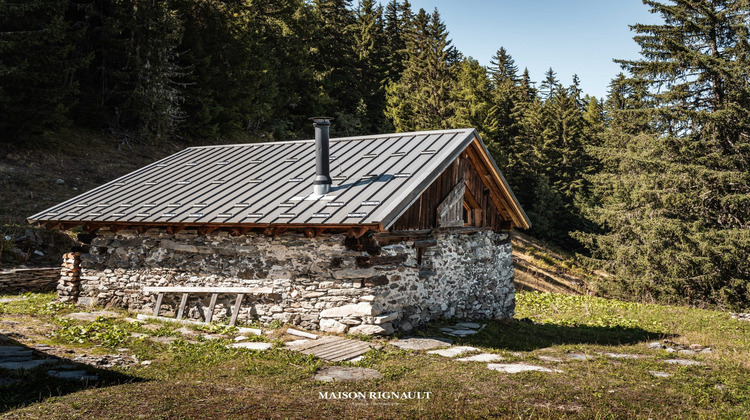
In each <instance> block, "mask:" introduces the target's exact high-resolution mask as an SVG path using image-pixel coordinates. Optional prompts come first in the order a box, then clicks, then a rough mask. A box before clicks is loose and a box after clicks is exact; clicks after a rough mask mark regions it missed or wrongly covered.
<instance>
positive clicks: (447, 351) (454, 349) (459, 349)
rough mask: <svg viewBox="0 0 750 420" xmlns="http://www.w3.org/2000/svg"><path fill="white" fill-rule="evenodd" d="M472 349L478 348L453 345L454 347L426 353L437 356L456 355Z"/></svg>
mask: <svg viewBox="0 0 750 420" xmlns="http://www.w3.org/2000/svg"><path fill="white" fill-rule="evenodd" d="M473 351H479V349H478V348H476V347H469V346H455V347H449V348H447V349H440V350H430V351H428V352H427V353H429V354H437V355H438V356H443V357H456V356H460V355H462V354H464V353H471V352H473Z"/></svg>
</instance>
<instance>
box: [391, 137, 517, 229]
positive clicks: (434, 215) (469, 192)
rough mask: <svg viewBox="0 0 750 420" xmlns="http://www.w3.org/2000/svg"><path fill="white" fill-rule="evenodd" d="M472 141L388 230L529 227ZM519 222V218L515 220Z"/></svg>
mask: <svg viewBox="0 0 750 420" xmlns="http://www.w3.org/2000/svg"><path fill="white" fill-rule="evenodd" d="M479 141H480V140H479V139H475V140H474V142H472V144H471V145H469V147H467V148H466V149H465V150H464V151H463V152H462V153H461V154H460V155H459V156H458V157H457V158H456V159H455V160H454V161H453V162H451V164H450V165H448V167H447V168H446V169H445V170H444V171H443V172H442V173H441V174H440V175H439V176H438V178H437V179H436V180H435V182H433V183H432V184H431V185H430V186H429V187H428V188H427V189H426V190H425V191H424V192H423V193H422V194H421V195H420V196H419V198H418V199H417V200H416V201H415V202H414V203H413V204H412V205H411V206H410V207H409V208H408V209H407V210H406V212H404V213H403V214H402V215H401V217H400V218H399V219H398V220H397V221H396V223H395V224H394V225H393V226H392V227H391V230H397V231H398V230H415V229H433V228H438V227H459V226H474V227H488V228H491V229H493V230H495V231H503V230H511V229H513V228H514V227H521V228H528V225H527V223H526V220H524V219H520V220H515V221H514V217H513V212H514V211H515V212H517V211H518V209H517V203H516V202H515V199H514V198H513V197H512V193H510V190H509V189H508V187H507V184H505V181H504V179H503V178H502V176H501V175H500V174H499V173H498V172H497V169H496V167H495V166H494V164H492V162H491V160H490V158H489V156H487V154H486V149H484V147H482V145H481V144H480V143H479ZM516 219H518V217H516Z"/></svg>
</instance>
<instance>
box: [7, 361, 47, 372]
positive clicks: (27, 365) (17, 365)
mask: <svg viewBox="0 0 750 420" xmlns="http://www.w3.org/2000/svg"><path fill="white" fill-rule="evenodd" d="M53 363H57V360H54V359H39V360H27V361H23V362H5V363H0V368H3V369H9V370H14V369H22V370H29V369H34V368H38V367H39V366H42V365H48V364H53Z"/></svg>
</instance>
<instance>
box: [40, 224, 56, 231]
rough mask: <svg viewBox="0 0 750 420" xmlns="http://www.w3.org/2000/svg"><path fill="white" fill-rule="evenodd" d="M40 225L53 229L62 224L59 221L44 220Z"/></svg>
mask: <svg viewBox="0 0 750 420" xmlns="http://www.w3.org/2000/svg"><path fill="white" fill-rule="evenodd" d="M39 225H40V226H42V227H44V228H45V229H47V230H52V229H54V228H56V227H58V226H60V223H58V222H42V223H40V224H39Z"/></svg>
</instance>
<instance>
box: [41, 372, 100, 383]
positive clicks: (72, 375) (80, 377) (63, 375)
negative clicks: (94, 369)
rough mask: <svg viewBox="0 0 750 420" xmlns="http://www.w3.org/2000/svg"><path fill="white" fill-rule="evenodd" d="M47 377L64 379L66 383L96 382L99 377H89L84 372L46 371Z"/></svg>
mask: <svg viewBox="0 0 750 420" xmlns="http://www.w3.org/2000/svg"><path fill="white" fill-rule="evenodd" d="M47 375H49V376H51V377H53V378H58V379H65V380H67V381H98V380H99V377H98V376H96V375H89V374H88V372H86V371H85V370H48V371H47Z"/></svg>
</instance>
